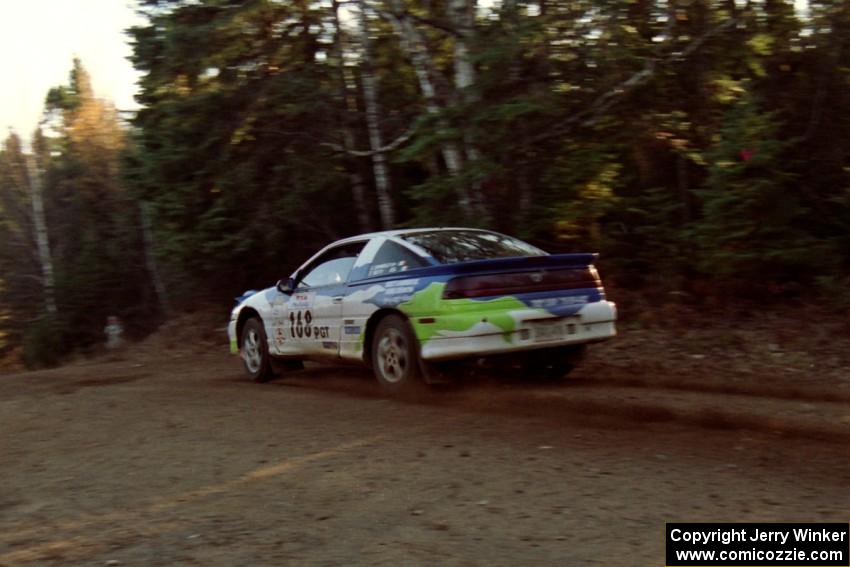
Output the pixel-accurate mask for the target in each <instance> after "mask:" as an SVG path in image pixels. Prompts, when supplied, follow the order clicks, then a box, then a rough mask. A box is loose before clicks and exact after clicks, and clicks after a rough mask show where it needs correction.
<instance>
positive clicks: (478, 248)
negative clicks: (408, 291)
mask: <svg viewBox="0 0 850 567" xmlns="http://www.w3.org/2000/svg"><path fill="white" fill-rule="evenodd" d="M402 238H403V239H404V240H406V241H407V242H410V243H411V244H415V245H416V246H419V247H421V248H423V249H424V250H425V251H426V252H428V253H429V254H430V255H431V256H433V257H434V259H436V260H437V261H438V262H440V263H441V264H454V263H457V262H470V261H473V260H488V259H491V258H510V257H513V256H545V255H546V252H544V251H543V250H541V249H539V248H537V247H535V246H532V245H531V244H528V243H527V242H523V241H522V240H517V239H516V238H511V237H510V236H505V235H504V234H496V233H495V232H486V231H483V230H439V231H437V230H435V231H434V232H414V233H411V234H405V235H402Z"/></svg>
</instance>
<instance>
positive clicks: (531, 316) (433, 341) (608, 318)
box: [421, 301, 617, 360]
mask: <svg viewBox="0 0 850 567" xmlns="http://www.w3.org/2000/svg"><path fill="white" fill-rule="evenodd" d="M511 317H512V318H513V319H514V320H515V321H516V323H515V325H514V327H513V328H512V329H510V330H504V329H498V328H495V327H494V326H493V325H492V324H488V323H487V322H486V320H482V322H481V323H478V324H476V325H474V326H473V327H472V328H471V329H469V330H468V331H464V332H452V333H441V334H439V335H435V336H432V337H431V338H429V339H428V340H426V341H422V342H421V356H422V358H423V359H425V360H447V359H453V358H467V357H476V356H487V355H491V354H502V353H509V352H520V351H527V350H537V349H544V348H550V347H558V346H566V345H575V344H585V343H592V342H599V341H604V340H607V339H610V338H612V337H614V336H616V334H617V328H616V319H617V308H616V305H615V304H614V303H612V302H610V301H596V302H593V303H589V304H587V305H585V306H584V307H582V309H581V310H579V311H578V313H576V314H575V315H574V316H570V317H552V316H541V314H540V312H539V311H535V310H528V311H512V312H511ZM541 326H545V327H546V336H541V334H542V333H541V332H540V327H541Z"/></svg>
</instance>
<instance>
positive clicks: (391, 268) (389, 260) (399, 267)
mask: <svg viewBox="0 0 850 567" xmlns="http://www.w3.org/2000/svg"><path fill="white" fill-rule="evenodd" d="M427 265H428V263H427V262H425V260H423V259H422V258H420V257H419V256H417V255H416V254H414V253H413V252H411V251H410V250H408V249H407V248H405V247H404V246H400V245H399V244H396V243H395V242H392V241H390V240H387V241H386V242H384V243H383V244H382V245H381V247H380V248H379V249H378V252H377V254H375V258H374V259H373V260H372V265H371V266H370V267H369V275H367V276H366V277H369V278H373V277H376V276H385V275H387V274H394V273H396V272H404V271H407V270H412V269H413V268H422V267H424V266H427Z"/></svg>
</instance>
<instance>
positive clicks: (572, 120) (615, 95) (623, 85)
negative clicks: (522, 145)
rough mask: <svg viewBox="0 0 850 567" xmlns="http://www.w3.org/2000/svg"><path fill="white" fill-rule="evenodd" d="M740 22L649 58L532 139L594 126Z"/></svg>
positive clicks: (729, 22)
mask: <svg viewBox="0 0 850 567" xmlns="http://www.w3.org/2000/svg"><path fill="white" fill-rule="evenodd" d="M737 23H738V20H736V19H734V18H731V19H729V20H726V21H725V22H723V23H722V24H719V25H717V26H715V27H713V28H712V29H710V30H708V31H707V32H705V33H704V34H703V35H701V36H700V37H698V38H697V39H695V40H693V41H692V42H691V43H690V44H688V47H687V48H685V49H684V50H683V51H681V52H674V53H671V54H670V55H668V56H667V57H665V58H663V59H660V60H658V59H647V61H646V63H645V64H644V67H643V69H641V70H640V71H638V72H637V73H635V74H633V75H632V76H631V77H629V78H628V79H626V80H625V81H622V82H620V83H619V84H617V85H616V86H615V87H614V88H612V89H610V90H609V91H607V92H604V93H602V94H601V95H599V96H598V97H597V98H596V100H594V101H593V102H592V103H590V105H589V106H588V107H587V108H585V109H584V110H582V111H580V112H578V113H576V114H574V115H572V116H571V117H569V118H567V119H566V120H563V121H561V122H560V123H559V124H557V125H555V126H554V127H553V128H550V129H549V130H547V131H545V132H541V133H540V134H538V135H537V136H534V137H532V138H531V139H530V140H529V142H532V143H533V142H539V141H541V140H545V139H548V138H552V137H555V136H561V135H564V134H566V133H567V132H569V131H570V130H572V128H574V127H575V126H577V125H581V126H584V127H587V126H592V125H594V124H595V123H596V122H597V121H598V120H599V119H600V118H601V117H602V116H603V115H604V114H605V112H607V111H608V110H609V109H610V108H611V107H612V106H614V104H616V103H617V102H618V101H619V100H620V99H621V98H623V97H624V96H625V95H627V94H629V93H630V92H632V91H633V90H635V89H636V88H637V87H639V86H642V85H644V84H646V83H648V82H649V81H650V80H651V79H652V78H654V77H655V74H656V73H657V72H658V69H659V68H661V67H663V66H665V65H668V64H670V63H673V62H679V61H684V60H686V59H687V58H688V57H690V56H691V55H693V54H694V53H695V52H696V51H697V50H699V49H700V48H701V47H702V46H703V45H704V44H705V42H706V41H708V40H709V39H710V38H711V37H713V36H715V35H717V34H719V33H720V32H722V31H724V30H725V29H727V28H729V27H732V26H734V25H736V24H737Z"/></svg>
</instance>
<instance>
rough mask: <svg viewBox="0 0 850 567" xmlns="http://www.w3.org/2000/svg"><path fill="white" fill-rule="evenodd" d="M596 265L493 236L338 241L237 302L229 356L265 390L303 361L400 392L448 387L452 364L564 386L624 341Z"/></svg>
mask: <svg viewBox="0 0 850 567" xmlns="http://www.w3.org/2000/svg"><path fill="white" fill-rule="evenodd" d="M595 258H596V255H595V254H547V253H546V252H544V251H543V250H540V249H539V248H536V247H535V246H532V245H531V244H528V243H526V242H523V241H521V240H518V239H516V238H512V237H510V236H506V235H504V234H499V233H496V232H491V231H487V230H478V229H469V228H422V229H409V230H392V231H385V232H377V233H371V234H364V235H360V236H353V237H351V238H346V239H343V240H339V241H337V242H334V243H332V244H330V245H328V246H326V247H325V248H323V249H322V250H320V251H319V252H318V253H317V254H316V255H314V256H313V257H312V258H310V259H309V260H308V261H307V262H305V263H304V264H303V265H302V266H301V267H300V268H298V269H297V270H296V271H295V272H294V273H293V274H292V276H290V277H289V278H288V279H286V280H281V281H279V282H278V283H277V285H276V286H274V287H270V288H268V289H265V290H262V291H259V292H246V293H245V294H244V295H243V296H241V297H240V298H239V299H238V300H237V306H236V307H235V308H234V309H233V311H232V313H231V317H230V324H229V325H228V336H229V339H230V345H231V351H232V352H233V353H234V354H236V353H239V354H240V355H241V357H242V360H243V363H244V366H245V370H246V371H247V373H248V375H249V376H250V377H251V378H252V379H254V380H256V381H265V380H268V379H269V378H271V377H272V376H273V375H274V374H275V373H276V372H278V371H279V370H281V369H289V368H298V367H300V366H301V361H302V360H305V359H315V360H337V361H353V362H358V363H363V364H367V365H371V366H372V368H373V370H374V373H375V376H376V378H377V379H378V382H379V383H380V384H381V385H382V386H383V387H384V388H386V389H387V390H390V391H391V392H402V391H405V390H410V389H412V388H416V387H419V386H420V385H421V384H423V383H433V382H437V381H442V380H443V379H444V378H445V376H444V375H443V374H444V373H441V372H439V371H438V368H440V367H441V366H445V365H441V364H440V362H442V361H452V360H457V359H469V358H473V359H485V358H488V357H496V356H498V357H500V358H501V359H506V358H510V357H505V356H503V355H516V357H515V358H514V359H519V360H522V361H523V363H524V364H525V365H526V367H527V368H529V369H531V370H533V371H534V372H537V373H541V374H545V375H548V376H550V377H560V376H564V375H566V374H567V373H568V372H569V371H570V370H571V369H572V367H573V366H574V365H575V363H576V362H577V360H578V359H579V358H580V355H581V354H582V353H583V350H584V347H585V345H586V344H587V343H592V342H596V341H602V340H605V339H609V338H611V337H613V336H614V335H615V334H616V327H615V321H616V315H617V311H616V307H615V305H614V303H612V302H610V301H606V299H605V291H604V289H603V287H602V282H601V280H600V279H599V275H598V274H597V271H596V268H595V267H594V266H593V261H594V260H595Z"/></svg>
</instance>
